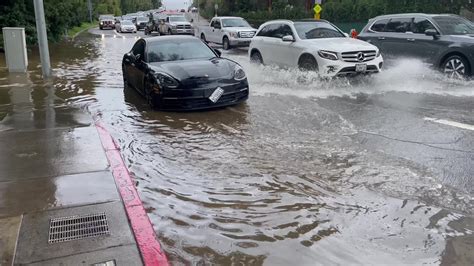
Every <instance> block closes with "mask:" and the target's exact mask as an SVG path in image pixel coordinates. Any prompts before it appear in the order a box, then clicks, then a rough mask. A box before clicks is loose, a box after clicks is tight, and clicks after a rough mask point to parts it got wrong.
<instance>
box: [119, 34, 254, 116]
mask: <svg viewBox="0 0 474 266" xmlns="http://www.w3.org/2000/svg"><path fill="white" fill-rule="evenodd" d="M122 70H123V79H124V83H125V86H126V88H127V87H128V86H130V87H133V88H134V89H136V90H137V91H138V92H139V93H140V94H142V95H143V96H144V97H145V98H146V100H147V102H148V103H149V104H150V105H151V106H152V107H156V108H159V109H164V110H195V109H206V108H214V107H222V106H228V105H235V104H238V103H241V102H243V101H245V100H247V98H248V95H249V84H248V82H247V77H246V75H245V72H244V70H243V69H242V67H241V66H240V65H239V64H238V63H236V62H234V61H232V60H229V59H225V58H222V57H221V55H220V52H219V51H218V50H214V49H212V48H210V47H209V46H208V45H206V44H205V43H203V42H201V41H200V40H199V39H198V38H195V37H192V36H159V37H150V38H145V39H140V40H138V41H137V42H136V43H135V45H134V46H133V48H132V50H131V51H130V52H128V53H127V54H125V55H124V57H123V61H122Z"/></svg>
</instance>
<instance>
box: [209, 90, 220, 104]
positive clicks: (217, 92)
mask: <svg viewBox="0 0 474 266" xmlns="http://www.w3.org/2000/svg"><path fill="white" fill-rule="evenodd" d="M222 94H224V90H223V89H222V88H221V87H218V88H217V89H216V90H215V91H214V92H213V93H212V94H211V96H209V100H211V102H213V103H216V102H217V101H219V99H220V98H221V96H222Z"/></svg>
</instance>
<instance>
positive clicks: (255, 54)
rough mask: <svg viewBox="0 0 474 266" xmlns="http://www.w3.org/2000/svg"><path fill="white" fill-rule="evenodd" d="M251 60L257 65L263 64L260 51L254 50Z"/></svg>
mask: <svg viewBox="0 0 474 266" xmlns="http://www.w3.org/2000/svg"><path fill="white" fill-rule="evenodd" d="M250 62H252V63H254V64H257V65H262V64H263V58H262V55H261V54H260V52H258V51H256V52H253V53H252V55H251V56H250Z"/></svg>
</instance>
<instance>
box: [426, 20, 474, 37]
mask: <svg viewBox="0 0 474 266" xmlns="http://www.w3.org/2000/svg"><path fill="white" fill-rule="evenodd" d="M433 19H434V21H436V23H437V24H438V26H439V27H440V29H441V32H442V33H443V34H446V35H464V34H474V24H473V23H472V22H470V21H469V20H467V19H464V18H461V17H455V16H438V17H433Z"/></svg>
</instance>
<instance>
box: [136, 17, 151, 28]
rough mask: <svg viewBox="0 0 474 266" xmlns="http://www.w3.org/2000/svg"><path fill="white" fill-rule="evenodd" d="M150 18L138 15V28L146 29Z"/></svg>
mask: <svg viewBox="0 0 474 266" xmlns="http://www.w3.org/2000/svg"><path fill="white" fill-rule="evenodd" d="M148 21H149V18H148V17H144V16H143V17H137V19H136V20H135V26H136V27H137V30H142V29H145V27H146V24H147V23H148Z"/></svg>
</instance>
